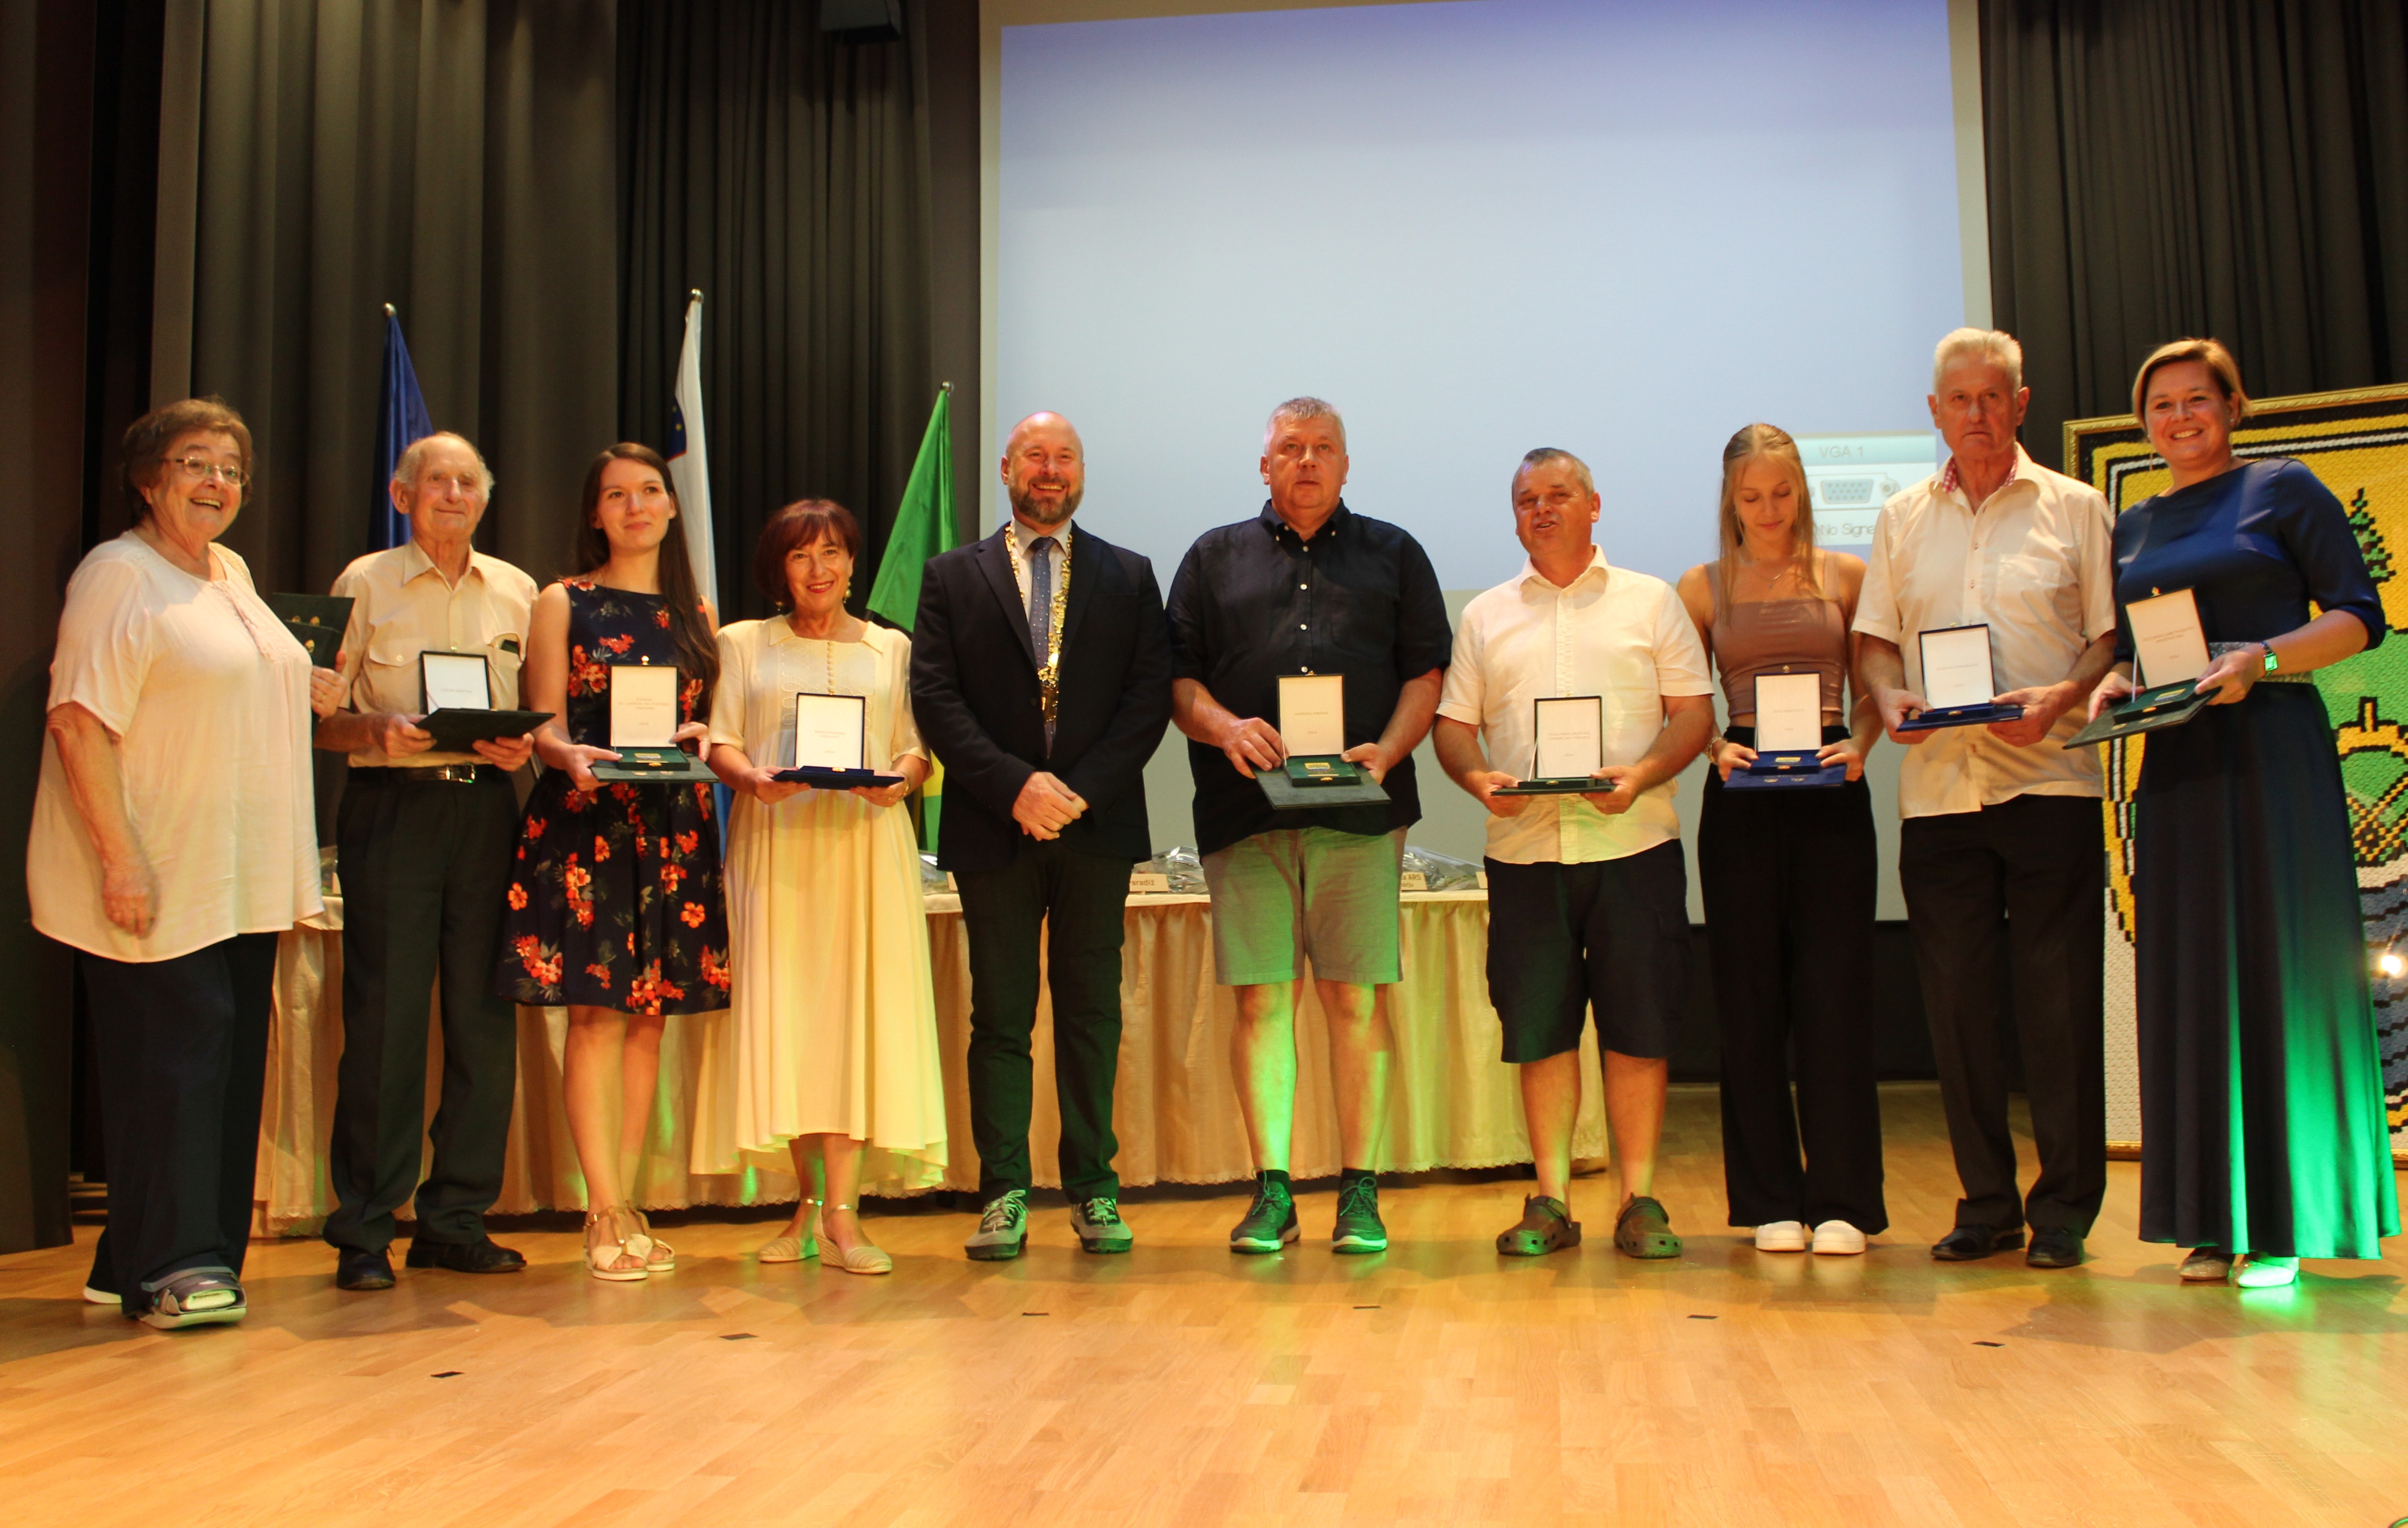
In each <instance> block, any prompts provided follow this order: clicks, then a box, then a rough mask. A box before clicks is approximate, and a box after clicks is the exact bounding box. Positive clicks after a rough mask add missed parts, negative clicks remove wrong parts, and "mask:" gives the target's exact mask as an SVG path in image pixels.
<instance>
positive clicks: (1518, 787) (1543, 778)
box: [1494, 695, 1606, 796]
mask: <svg viewBox="0 0 2408 1528" xmlns="http://www.w3.org/2000/svg"><path fill="white" fill-rule="evenodd" d="M1530 737H1531V740H1532V741H1531V747H1530V778H1528V779H1527V780H1524V781H1520V782H1518V783H1517V784H1514V785H1511V786H1503V787H1501V788H1499V789H1498V790H1497V791H1496V792H1494V794H1496V795H1498V796H1570V795H1575V794H1578V793H1579V792H1582V791H1589V790H1603V789H1605V788H1606V785H1605V783H1604V782H1603V781H1600V780H1598V779H1597V778H1596V774H1597V771H1599V770H1601V769H1603V768H1605V698H1604V697H1602V696H1598V695H1567V696H1550V697H1548V698H1546V699H1539V700H1533V701H1531V702H1530Z"/></svg>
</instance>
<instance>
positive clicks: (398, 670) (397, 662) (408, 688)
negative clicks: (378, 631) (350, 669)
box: [356, 637, 425, 714]
mask: <svg viewBox="0 0 2408 1528" xmlns="http://www.w3.org/2000/svg"><path fill="white" fill-rule="evenodd" d="M424 688H425V686H424V685H423V683H422V682H421V680H420V677H419V672H418V648H417V647H415V646H414V645H412V644H411V643H409V642H408V641H403V640H401V639H399V638H396V637H377V638H374V639H372V640H371V641H369V642H368V647H367V651H366V653H363V654H362V655H360V676H359V681H358V684H357V685H356V694H357V696H358V709H360V710H362V711H367V712H380V711H392V712H402V713H408V714H415V713H417V712H419V711H422V710H423V709H424V705H423V691H424Z"/></svg>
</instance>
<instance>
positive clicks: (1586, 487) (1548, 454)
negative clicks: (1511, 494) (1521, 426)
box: [1513, 446, 1597, 494]
mask: <svg viewBox="0 0 2408 1528" xmlns="http://www.w3.org/2000/svg"><path fill="white" fill-rule="evenodd" d="M1557 462H1564V463H1568V464H1570V467H1571V469H1572V476H1573V477H1574V478H1575V479H1577V480H1578V481H1579V483H1580V485H1581V492H1582V493H1584V494H1595V493H1596V492H1597V479H1596V478H1595V477H1593V476H1591V475H1590V473H1589V469H1588V463H1586V462H1584V461H1582V460H1581V459H1580V458H1579V457H1578V456H1575V455H1573V454H1571V453H1570V452H1569V451H1566V450H1565V449H1564V448H1563V447H1561V446H1541V447H1539V448H1538V449H1537V450H1536V451H1531V452H1527V453H1525V454H1524V455H1523V457H1522V465H1521V466H1519V467H1517V468H1513V484H1514V486H1515V487H1516V488H1519V487H1520V486H1521V483H1522V474H1523V473H1525V472H1527V471H1529V470H1530V469H1531V468H1538V467H1553V466H1555V464H1556V463H1557Z"/></svg>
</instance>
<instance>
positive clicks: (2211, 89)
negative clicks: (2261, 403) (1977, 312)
mask: <svg viewBox="0 0 2408 1528" xmlns="http://www.w3.org/2000/svg"><path fill="white" fill-rule="evenodd" d="M1982 74H1983V118H1984V136H1985V148H1986V151H1987V157H1988V184H1989V219H1990V287H1991V300H1992V304H1993V310H1994V313H1995V319H1996V322H1997V324H1999V326H2000V327H2001V328H2004V329H2008V330H2011V331H2013V332H2014V334H2015V335H2016V336H2017V337H2019V338H2020V339H2022V340H2023V343H2024V355H2025V370H2026V378H2027V381H2028V382H2030V384H2031V388H2032V406H2031V413H2030V415H2029V417H2028V420H2027V421H2026V424H2025V428H2024V440H2025V442H2026V444H2027V445H2028V448H2029V449H2030V451H2031V453H2032V454H2033V455H2034V456H2035V457H2036V458H2038V459H2039V460H2041V461H2042V462H2045V463H2048V464H2049V465H2052V466H2057V465H2061V458H2062V456H2063V446H2062V440H2063V429H2062V426H2063V424H2064V422H2065V421H2066V420H2068V419H2076V418H2084V417H2091V416H2098V415H2104V414H2118V413H2123V412H2126V411H2128V409H2129V408H2130V403H2129V397H2130V388H2131V379H2132V372H2133V370H2134V368H2137V367H2138V365H2139V364H2140V361H2141V358H2142V357H2143V356H2144V355H2146V354H2147V353H2149V351H2150V350H2151V349H2153V348H2155V347H2156V346H2157V345H2158V344H2159V343H2161V342H2163V341H2165V340H2168V339H2179V338H2181V337H2183V336H2186V335H2213V336H2214V337H2215V338H2217V339H2222V340H2224V341H2225V342H2226V343H2227V344H2229V345H2230V346H2232V348H2233V350H2234V352H2235V353H2236V354H2237V355H2238V356H2239V357H2240V361H2241V366H2242V372H2243V377H2244V379H2245V380H2246V381H2247V382H2248V384H2249V388H2250V391H2251V392H2252V393H2255V394H2257V395H2259V396H2279V395H2283V394H2289V393H2307V392H2321V391H2326V390H2329V389H2334V388H2343V387H2356V386H2364V385H2368V384H2372V383H2378V382H2397V381H2400V380H2402V379H2403V378H2408V7H2403V6H2402V5H2401V3H2400V0H1984V4H1983V6H1982Z"/></svg>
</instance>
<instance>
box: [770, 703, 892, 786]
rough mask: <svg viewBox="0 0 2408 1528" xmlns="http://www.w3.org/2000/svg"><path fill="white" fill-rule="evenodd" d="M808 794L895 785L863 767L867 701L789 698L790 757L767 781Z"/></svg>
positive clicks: (866, 763)
mask: <svg viewBox="0 0 2408 1528" xmlns="http://www.w3.org/2000/svg"><path fill="white" fill-rule="evenodd" d="M770 778H771V779H773V780H784V781H789V782H792V783H794V784H796V785H804V786H810V787H811V788H812V789H813V790H852V789H853V788H854V787H856V786H870V787H872V788H873V789H884V788H885V787H886V786H899V785H901V784H902V783H903V777H902V776H901V775H899V774H880V773H879V772H877V771H875V770H872V769H871V768H870V767H869V701H868V699H867V697H864V696H859V695H814V694H812V693H810V692H809V691H800V692H797V693H796V696H795V757H794V758H793V760H792V761H791V762H790V763H789V764H788V765H787V767H786V768H784V769H782V770H780V771H778V772H777V773H775V774H773V775H771V776H770Z"/></svg>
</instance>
